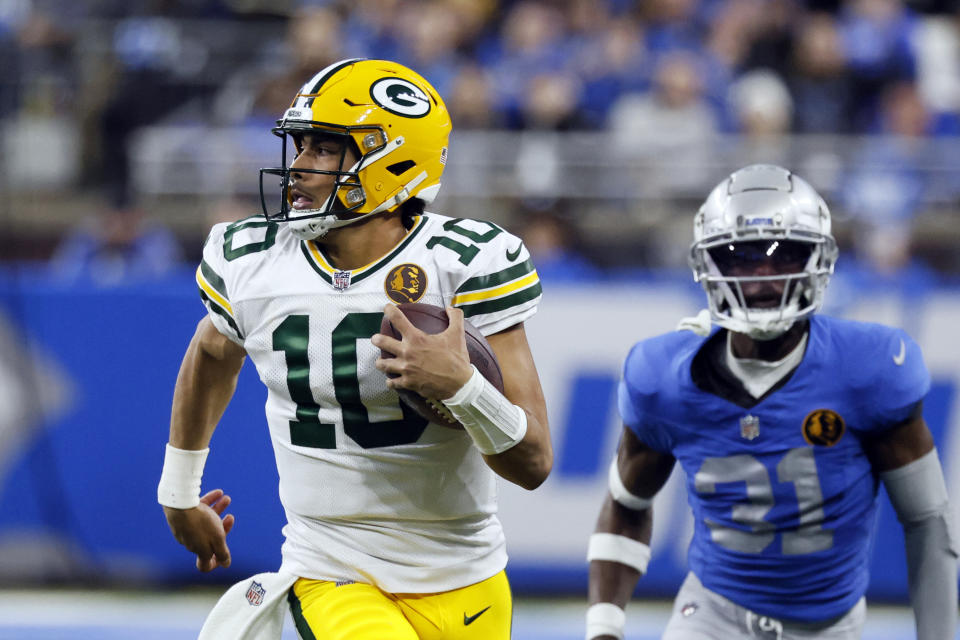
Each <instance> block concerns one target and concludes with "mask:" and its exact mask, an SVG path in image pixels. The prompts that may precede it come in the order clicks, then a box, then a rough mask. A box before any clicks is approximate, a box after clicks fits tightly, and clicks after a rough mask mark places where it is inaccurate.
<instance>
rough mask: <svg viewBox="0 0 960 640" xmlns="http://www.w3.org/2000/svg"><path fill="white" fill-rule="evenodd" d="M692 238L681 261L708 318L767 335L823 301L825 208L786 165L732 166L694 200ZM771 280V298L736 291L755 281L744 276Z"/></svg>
mask: <svg viewBox="0 0 960 640" xmlns="http://www.w3.org/2000/svg"><path fill="white" fill-rule="evenodd" d="M693 237H694V241H693V244H692V245H691V247H690V255H689V263H690V267H691V268H692V269H693V277H694V280H695V281H697V282H699V283H701V285H702V286H703V288H704V290H705V291H706V293H707V300H708V302H709V308H710V316H711V320H712V322H713V323H715V324H718V325H720V326H721V327H724V328H726V329H728V330H730V331H735V332H737V333H744V334H747V335H749V336H750V337H752V338H755V339H757V340H769V339H771V338H775V337H777V336H778V335H781V334H783V333H784V332H785V331H786V330H787V329H789V328H790V327H791V326H792V325H793V324H794V323H795V322H797V321H798V320H801V319H803V318H806V317H807V316H809V315H811V314H813V313H815V312H816V311H817V310H819V309H820V306H821V305H822V304H823V296H824V292H825V290H826V287H827V283H828V282H829V280H830V275H831V274H832V273H833V267H834V263H835V262H836V259H837V243H836V241H835V240H834V238H833V236H832V235H831V233H830V210H829V209H828V208H827V205H826V203H825V202H824V200H823V198H821V197H820V195H819V194H818V193H817V192H816V191H815V190H814V189H813V187H811V186H810V185H809V184H808V183H807V182H806V181H805V180H803V179H802V178H800V177H798V176H796V175H794V174H793V173H791V172H790V171H787V170H786V169H783V168H782V167H778V166H775V165H765V164H757V165H751V166H748V167H744V168H743V169H740V170H738V171H735V172H733V173H732V174H731V175H730V176H729V177H728V178H726V179H725V180H724V181H723V182H721V183H720V184H719V185H717V186H716V187H714V189H713V191H711V192H710V195H709V196H708V197H707V199H706V201H705V202H704V203H703V206H701V207H700V210H699V211H698V212H697V215H696V218H694V224H693ZM761 262H763V263H764V264H773V265H774V267H764V268H763V269H761V268H759V267H756V266H755V265H758V264H760V263H761ZM777 266H779V267H780V268H779V269H778V268H775V267H777ZM751 267H752V269H751ZM774 281H775V282H777V283H782V292H779V291H778V292H777V293H776V294H775V296H774V297H775V298H779V303H778V302H777V300H776V299H773V300H771V299H769V295H770V294H769V291H767V299H761V300H758V299H756V298H751V296H750V295H744V289H745V287H746V288H748V289H749V288H754V289H756V288H757V287H758V286H760V285H755V284H752V283H764V282H774Z"/></svg>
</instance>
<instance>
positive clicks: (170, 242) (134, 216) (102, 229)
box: [50, 206, 183, 286]
mask: <svg viewBox="0 0 960 640" xmlns="http://www.w3.org/2000/svg"><path fill="white" fill-rule="evenodd" d="M182 259H183V254H182V251H181V249H180V246H179V244H178V242H177V240H176V238H175V237H174V236H173V234H172V233H171V232H170V231H169V230H167V229H166V228H164V227H162V226H160V225H159V224H157V223H156V222H152V221H148V220H147V219H146V218H145V216H144V212H143V211H142V210H141V209H139V208H137V207H135V206H128V207H123V208H115V207H112V206H107V207H104V208H103V209H102V210H100V211H98V212H97V213H96V214H95V215H94V216H91V217H90V218H88V219H86V220H83V221H82V222H81V224H80V225H79V226H78V227H77V228H76V229H75V230H74V231H73V232H71V233H69V234H67V235H66V236H65V237H64V238H63V241H62V243H61V244H60V245H59V246H58V247H57V249H56V250H55V251H54V254H53V257H52V258H51V262H50V266H51V270H52V271H53V273H54V274H55V275H56V276H57V277H58V278H59V279H62V280H66V281H71V282H72V281H79V280H83V281H91V282H93V283H95V284H97V285H101V286H110V285H116V284H120V283H121V282H124V281H131V280H144V279H151V278H159V277H162V276H164V275H167V274H168V273H169V272H170V271H172V270H173V269H174V268H175V267H177V266H179V265H180V264H181V261H182Z"/></svg>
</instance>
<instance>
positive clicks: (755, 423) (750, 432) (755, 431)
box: [740, 414, 760, 440]
mask: <svg viewBox="0 0 960 640" xmlns="http://www.w3.org/2000/svg"><path fill="white" fill-rule="evenodd" d="M740 437H741V438H746V439H747V440H753V439H755V438H758V437H760V418H758V417H757V416H751V415H749V414H747V415H745V416H743V417H742V418H740Z"/></svg>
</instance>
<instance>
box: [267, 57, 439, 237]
mask: <svg viewBox="0 0 960 640" xmlns="http://www.w3.org/2000/svg"><path fill="white" fill-rule="evenodd" d="M450 130H451V123H450V115H449V114H448V113H447V108H446V106H445V105H444V103H443V100H442V99H441V98H440V95H439V94H438V93H437V92H436V90H435V89H434V88H433V87H432V86H430V83H429V82H427V81H426V80H425V79H423V78H422V77H421V76H420V75H419V74H417V73H416V72H414V71H412V70H411V69H408V68H407V67H404V66H403V65H400V64H397V63H395V62H389V61H387V60H367V59H362V58H352V59H348V60H341V61H340V62H336V63H334V64H332V65H330V66H329V67H327V68H326V69H324V70H322V71H320V72H319V73H317V74H316V75H315V76H313V77H312V78H311V79H310V80H308V81H307V83H306V84H304V85H303V87H301V88H300V91H299V92H298V93H297V95H296V97H295V98H294V99H293V103H292V104H291V105H290V108H289V109H287V110H286V112H285V113H284V114H283V117H282V118H281V119H280V120H278V121H277V126H276V127H275V128H273V129H272V130H271V131H272V132H273V133H274V134H275V135H277V136H279V137H280V138H281V139H282V141H283V142H282V154H283V160H282V166H280V167H273V168H265V169H260V201H261V204H262V206H263V212H264V215H265V216H266V217H267V219H268V220H272V221H278V222H286V223H288V224H290V225H291V228H292V229H293V231H294V233H296V234H297V235H298V236H300V237H301V238H304V239H314V238H317V237H320V236H322V235H324V234H325V233H326V232H327V231H329V230H330V229H333V228H336V227H341V226H344V225H347V224H352V223H354V222H356V221H358V220H362V219H363V218H366V217H367V216H370V215H374V214H377V213H380V212H383V211H390V210H392V209H394V208H396V207H398V206H399V205H401V204H402V203H404V202H406V201H407V200H409V199H411V198H419V199H420V200H422V201H423V202H424V203H425V204H429V203H430V202H432V201H433V199H434V198H435V197H436V195H437V192H438V191H439V190H440V176H441V175H442V174H443V169H444V165H445V164H446V162H447V144H448V140H449V137H450ZM305 131H321V132H323V133H328V134H331V135H338V136H345V137H347V138H348V139H349V140H351V141H352V143H353V144H354V145H355V149H356V150H357V151H358V152H359V156H358V157H359V160H358V161H357V163H356V164H355V165H354V166H352V167H344V166H343V165H344V163H343V156H341V162H340V170H339V171H319V170H311V169H299V168H298V169H296V172H306V173H324V174H328V175H329V174H332V175H335V176H336V185H335V187H334V189H333V192H332V193H331V194H330V197H329V198H327V201H326V202H324V203H323V204H322V205H321V206H319V207H318V208H316V209H307V210H295V209H293V208H292V206H291V195H290V182H291V181H290V173H291V169H290V167H289V163H288V157H289V156H288V148H287V140H288V138H290V139H292V140H293V142H294V144H295V145H297V151H298V152H299V150H300V149H299V140H300V136H302V134H303V133H304V132H305ZM346 149H347V145H344V150H343V154H344V156H345V154H346ZM264 176H279V177H280V179H281V182H280V189H281V192H280V196H281V197H280V203H279V208H278V209H275V210H273V211H271V208H272V207H270V206H268V204H267V199H266V196H265V189H264Z"/></svg>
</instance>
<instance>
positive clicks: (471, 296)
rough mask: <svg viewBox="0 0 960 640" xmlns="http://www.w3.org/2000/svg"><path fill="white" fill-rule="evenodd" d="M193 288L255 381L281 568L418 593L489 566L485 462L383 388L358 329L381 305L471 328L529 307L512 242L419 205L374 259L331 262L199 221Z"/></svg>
mask: <svg viewBox="0 0 960 640" xmlns="http://www.w3.org/2000/svg"><path fill="white" fill-rule="evenodd" d="M197 284H198V285H199V287H200V295H201V297H202V298H203V300H204V303H205V304H206V306H207V309H208V311H209V315H210V318H211V319H212V321H213V323H214V324H215V325H216V327H217V329H218V330H219V331H220V332H222V333H223V334H224V335H226V336H227V337H228V338H230V339H231V340H233V341H234V342H236V343H237V344H240V345H242V346H243V347H244V349H246V351H247V353H248V354H249V356H250V359H251V360H252V361H253V363H254V365H256V368H257V373H258V374H259V375H260V379H261V380H262V381H263V383H264V384H265V385H266V386H267V389H268V395H267V403H266V415H267V424H268V425H269V427H270V437H271V440H272V442H273V448H274V453H275V455H276V460H277V469H278V471H279V475H280V499H281V501H282V502H283V506H284V509H285V510H286V515H287V525H286V526H285V527H284V531H283V532H284V536H285V537H286V542H285V543H284V545H283V570H284V571H288V572H290V573H293V574H294V575H299V576H302V577H306V578H313V579H318V580H355V581H359V582H367V583H371V584H375V585H376V586H378V587H379V588H381V589H383V590H385V591H388V592H394V593H399V592H402V593H428V592H437V591H445V590H449V589H455V588H459V587H463V586H466V585H469V584H473V583H475V582H478V581H480V580H484V579H486V578H489V577H490V576H492V575H494V574H496V573H497V572H499V571H500V570H502V569H503V568H504V566H505V565H506V551H505V546H504V539H503V532H502V529H501V526H500V522H499V521H498V520H497V518H496V483H495V476H494V474H493V472H492V471H491V470H490V469H489V467H487V465H486V464H485V463H484V461H483V459H482V457H481V455H480V453H479V451H477V449H476V447H474V446H472V441H471V439H470V437H469V436H468V435H467V434H466V432H464V431H462V430H455V429H449V428H446V427H442V426H439V425H435V424H431V423H428V422H427V421H426V420H424V419H423V418H420V417H419V416H418V415H417V414H415V413H414V412H413V411H412V410H411V409H409V408H408V407H406V406H405V405H403V404H402V403H401V402H400V401H399V398H398V396H397V394H396V393H395V392H394V391H391V390H389V389H388V388H387V386H386V378H385V375H384V374H383V373H382V372H380V371H378V370H377V369H376V368H375V367H374V361H375V360H376V358H377V357H378V352H379V350H378V349H377V348H375V347H374V346H373V345H372V344H371V342H370V338H371V337H372V336H373V335H374V334H375V333H378V332H379V330H380V322H381V319H382V317H383V307H384V305H385V304H386V303H388V302H391V301H392V302H395V303H399V302H425V303H429V304H434V305H438V306H441V307H443V306H446V305H453V306H456V307H459V308H460V309H462V310H463V312H464V316H465V317H466V318H467V319H468V320H469V321H470V322H471V323H473V324H474V325H475V326H476V327H477V328H478V329H479V330H480V331H481V333H483V334H484V335H490V334H492V333H496V332H498V331H501V330H503V329H506V328H508V327H511V326H513V325H516V324H517V323H519V322H523V321H524V320H526V319H527V318H529V317H530V316H532V315H533V314H534V313H535V312H536V309H537V305H538V303H539V301H540V296H541V288H540V281H539V279H538V277H537V272H536V270H535V269H534V266H533V263H532V262H531V260H530V256H529V253H528V252H527V249H526V247H524V246H523V243H522V242H521V241H520V240H519V239H518V238H517V237H516V236H513V235H511V234H509V233H507V232H506V231H504V230H503V229H502V228H501V227H499V226H497V225H495V224H493V223H491V222H484V221H478V220H464V219H454V218H449V217H446V216H440V215H436V214H432V213H427V214H424V215H421V216H418V217H417V218H416V219H415V223H414V225H413V227H412V228H411V229H410V231H409V232H408V233H407V235H406V236H405V237H404V238H403V240H401V241H400V243H399V244H397V245H396V246H395V247H394V248H393V249H391V250H390V252H389V253H387V255H385V256H384V257H383V258H381V259H379V260H377V261H375V262H372V263H370V264H368V265H366V266H364V267H361V268H359V269H353V270H350V271H341V270H338V269H336V268H334V267H333V266H332V265H331V263H330V260H329V259H328V258H327V256H325V255H324V251H323V250H322V249H321V248H320V247H319V246H318V245H317V244H315V243H313V242H304V241H301V240H300V239H299V238H297V237H296V236H294V235H293V234H292V233H291V232H290V231H289V230H288V229H287V228H286V227H285V226H284V225H283V224H277V223H274V222H267V221H266V220H264V219H263V218H262V217H259V216H257V217H252V218H248V219H246V220H241V221H239V222H236V223H233V224H218V225H216V226H215V227H213V230H212V231H211V232H210V236H209V238H208V239H207V243H206V245H205V246H204V250H203V261H202V262H201V264H200V266H199V268H198V269H197Z"/></svg>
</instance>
